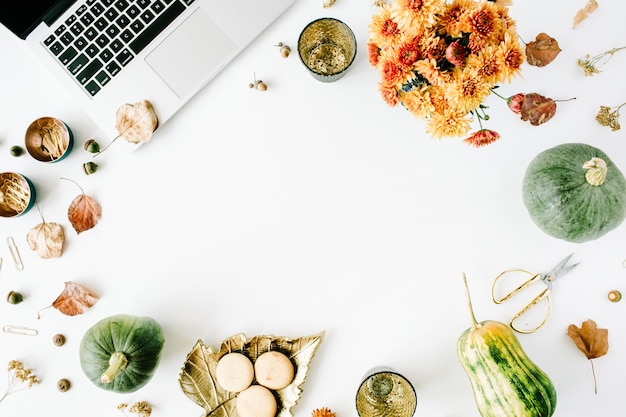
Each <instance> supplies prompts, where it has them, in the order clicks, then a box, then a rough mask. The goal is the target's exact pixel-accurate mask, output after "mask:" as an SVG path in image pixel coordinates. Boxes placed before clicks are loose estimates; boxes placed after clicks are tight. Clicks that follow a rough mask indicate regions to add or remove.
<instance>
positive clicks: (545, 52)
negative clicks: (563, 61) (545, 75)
mask: <svg viewBox="0 0 626 417" xmlns="http://www.w3.org/2000/svg"><path fill="white" fill-rule="evenodd" d="M559 52H561V48H559V43H558V42H557V41H556V39H554V38H553V37H551V36H549V35H548V34H546V33H543V32H542V33H540V34H538V35H537V37H536V38H535V40H534V41H532V42H528V43H527V44H526V61H527V62H528V64H529V65H533V66H535V67H544V66H546V65H548V64H549V63H550V62H552V61H553V60H554V58H556V56H557V55H558V54H559Z"/></svg>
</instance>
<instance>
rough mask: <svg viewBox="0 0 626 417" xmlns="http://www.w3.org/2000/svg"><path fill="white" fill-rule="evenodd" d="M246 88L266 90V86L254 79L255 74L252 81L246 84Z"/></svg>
mask: <svg viewBox="0 0 626 417" xmlns="http://www.w3.org/2000/svg"><path fill="white" fill-rule="evenodd" d="M248 87H250V88H254V89H257V90H259V91H265V90H267V85H266V84H265V83H264V82H263V81H261V80H257V79H256V74H254V81H253V82H251V83H250V84H248Z"/></svg>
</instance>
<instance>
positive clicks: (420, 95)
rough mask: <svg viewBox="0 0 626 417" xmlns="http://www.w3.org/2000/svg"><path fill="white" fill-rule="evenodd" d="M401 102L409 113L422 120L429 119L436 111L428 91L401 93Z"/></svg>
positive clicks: (417, 90)
mask: <svg viewBox="0 0 626 417" xmlns="http://www.w3.org/2000/svg"><path fill="white" fill-rule="evenodd" d="M400 101H402V104H403V105H404V107H406V109H407V110H408V111H409V112H411V113H412V114H413V115H414V116H415V117H417V118H420V119H425V118H427V117H429V116H430V115H431V114H432V113H433V112H434V111H435V106H434V105H433V103H432V101H431V98H430V93H429V92H428V89H424V90H420V89H415V90H411V91H409V92H401V93H400Z"/></svg>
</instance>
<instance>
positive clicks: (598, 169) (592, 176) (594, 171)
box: [583, 156, 608, 186]
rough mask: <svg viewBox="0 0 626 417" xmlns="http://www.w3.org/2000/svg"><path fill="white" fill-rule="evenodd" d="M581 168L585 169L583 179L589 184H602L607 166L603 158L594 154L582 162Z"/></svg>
mask: <svg viewBox="0 0 626 417" xmlns="http://www.w3.org/2000/svg"><path fill="white" fill-rule="evenodd" d="M583 168H584V169H586V170H587V172H585V179H586V180H587V182H588V183H589V184H591V185H594V186H598V185H602V184H604V180H605V179H606V172H607V170H608V168H607V166H606V162H605V161H604V160H603V159H600V158H597V157H595V156H594V157H593V158H591V159H590V160H589V161H587V162H585V163H584V164H583Z"/></svg>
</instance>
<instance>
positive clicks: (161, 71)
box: [0, 0, 295, 139]
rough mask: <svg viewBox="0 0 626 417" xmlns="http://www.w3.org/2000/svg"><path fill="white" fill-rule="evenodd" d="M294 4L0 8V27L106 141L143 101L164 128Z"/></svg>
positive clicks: (194, 0) (93, 1) (277, 0)
mask: <svg viewBox="0 0 626 417" xmlns="http://www.w3.org/2000/svg"><path fill="white" fill-rule="evenodd" d="M294 1H295V0H269V1H263V0H19V1H17V2H12V1H11V2H9V1H3V2H2V5H0V22H1V23H2V24H3V25H4V26H6V27H7V28H8V29H9V30H10V31H12V32H13V33H14V34H15V35H17V36H18V37H20V38H21V39H24V41H25V43H26V44H27V45H28V46H29V47H30V48H31V49H32V51H33V52H34V53H35V54H36V56H37V57H38V58H40V59H41V60H42V61H43V62H44V63H45V66H46V67H47V68H49V69H50V71H52V72H53V73H54V74H55V75H56V76H57V78H58V79H59V81H60V82H61V83H62V84H63V87H64V89H66V90H67V91H68V92H72V93H73V94H74V96H75V97H76V99H77V100H79V105H80V107H81V108H84V109H85V111H86V112H87V114H88V115H89V116H90V117H91V118H92V119H93V120H94V121H95V122H96V123H97V124H98V126H99V127H100V128H101V129H102V130H103V132H104V133H105V134H107V135H109V136H110V138H109V139H112V138H113V137H115V136H116V135H117V132H116V131H115V112H116V110H117V108H118V107H119V106H121V105H122V104H125V103H135V102H138V101H142V100H149V101H150V102H151V103H152V105H153V106H154V109H155V111H156V113H157V116H158V119H159V124H160V125H162V124H163V123H165V122H166V121H167V120H168V119H169V118H170V117H171V116H172V115H173V114H174V113H175V112H176V111H178V110H179V109H180V108H181V107H182V106H183V105H184V104H185V103H186V102H187V101H188V100H189V99H190V98H191V97H193V96H194V95H195V94H196V93H197V92H198V91H199V90H200V89H201V88H202V87H204V86H205V85H206V84H207V83H208V82H209V81H210V80H211V79H212V78H213V77H214V76H215V75H216V74H217V73H218V72H220V71H221V70H222V69H223V68H224V67H225V66H226V65H227V64H228V63H229V62H230V61H232V60H233V59H234V58H235V57H236V56H237V54H239V53H240V52H241V51H242V50H243V49H244V48H245V47H246V46H247V45H248V44H250V43H251V42H252V41H253V40H254V39H255V38H256V37H257V36H258V35H259V34H260V33H261V32H263V31H264V30H265V29H266V28H267V27H268V26H269V25H270V24H271V23H272V22H273V21H274V20H275V19H277V18H278V17H279V16H280V15H281V14H282V13H283V12H284V11H285V10H286V9H287V8H288V7H289V6H290V5H291V4H292V3H294Z"/></svg>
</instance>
